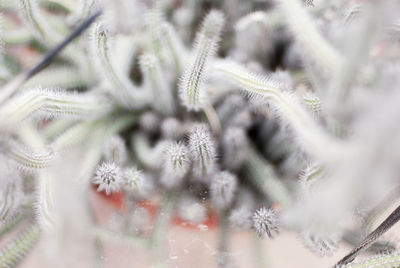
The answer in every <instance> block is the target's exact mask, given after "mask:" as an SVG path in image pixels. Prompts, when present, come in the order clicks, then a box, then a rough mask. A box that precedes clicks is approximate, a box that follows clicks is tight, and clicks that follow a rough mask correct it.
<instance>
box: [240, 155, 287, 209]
mask: <svg viewBox="0 0 400 268" xmlns="http://www.w3.org/2000/svg"><path fill="white" fill-rule="evenodd" d="M244 165H245V168H246V169H247V170H248V171H249V173H250V176H249V178H250V179H251V180H252V182H253V183H254V184H255V185H256V186H257V188H259V189H261V190H262V191H263V192H264V193H265V194H266V195H267V196H268V197H269V198H271V199H272V200H273V201H274V202H279V203H281V204H282V206H283V208H287V207H288V206H289V205H290V204H291V202H292V200H291V198H290V193H289V191H288V190H287V188H286V187H285V185H284V184H283V183H282V182H281V181H280V180H279V178H278V177H277V176H276V174H275V172H274V170H273V168H272V167H271V166H270V165H269V164H268V163H267V162H266V161H265V160H264V159H263V157H262V156H261V155H260V154H259V153H258V152H256V150H255V149H254V148H251V147H249V149H248V152H247V157H246V160H245V163H244Z"/></svg>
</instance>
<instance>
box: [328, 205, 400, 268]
mask: <svg viewBox="0 0 400 268" xmlns="http://www.w3.org/2000/svg"><path fill="white" fill-rule="evenodd" d="M399 220H400V206H398V207H397V208H396V209H395V210H394V211H393V212H392V214H390V215H389V217H387V218H386V219H385V220H384V221H383V222H382V223H381V224H380V225H379V226H378V227H377V228H376V229H375V230H374V231H373V232H372V233H370V234H369V235H368V236H367V237H366V238H365V239H364V240H363V241H362V242H361V243H360V245H359V246H358V247H356V248H355V249H353V250H352V251H351V252H350V253H349V254H347V255H346V256H345V257H343V259H341V260H340V261H339V262H338V263H337V264H336V265H335V266H334V267H341V266H342V265H345V264H348V263H350V262H352V261H353V260H354V259H355V258H356V257H357V255H358V254H359V253H360V252H361V251H362V250H365V249H366V248H368V247H369V246H370V245H371V244H372V243H373V242H374V241H375V240H377V239H378V238H379V237H380V236H382V235H383V234H384V233H386V231H387V230H389V229H390V228H391V227H392V226H393V225H395V224H396V223H397V222H398V221H399Z"/></svg>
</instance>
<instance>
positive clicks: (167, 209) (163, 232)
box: [150, 189, 179, 267]
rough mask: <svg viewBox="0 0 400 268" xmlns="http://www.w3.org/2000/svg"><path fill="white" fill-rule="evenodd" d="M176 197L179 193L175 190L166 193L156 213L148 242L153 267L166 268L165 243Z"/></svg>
mask: <svg viewBox="0 0 400 268" xmlns="http://www.w3.org/2000/svg"><path fill="white" fill-rule="evenodd" d="M178 195H179V191H178V190H177V189H175V190H170V191H168V192H167V193H166V194H165V196H164V200H163V201H162V205H161V208H160V209H159V211H158V214H157V219H156V222H155V225H154V228H153V234H152V237H151V240H150V249H151V251H152V253H153V257H152V261H153V267H166V264H165V259H166V256H165V255H166V248H165V242H166V236H167V232H168V227H169V223H170V220H171V217H172V212H173V208H174V206H175V203H176V200H177V198H178Z"/></svg>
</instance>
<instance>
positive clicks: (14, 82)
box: [0, 10, 101, 103]
mask: <svg viewBox="0 0 400 268" xmlns="http://www.w3.org/2000/svg"><path fill="white" fill-rule="evenodd" d="M100 15H101V10H99V11H97V12H96V13H94V14H93V15H92V16H90V17H89V18H88V19H87V20H86V21H84V22H83V23H82V24H81V25H80V26H79V27H78V28H76V29H75V30H74V31H73V32H72V33H71V34H70V35H69V36H68V37H67V38H65V39H64V41H62V42H61V43H60V44H59V45H58V46H56V47H55V48H53V49H52V50H50V51H49V52H47V53H46V55H45V56H44V57H43V59H42V60H41V61H40V62H39V63H38V64H36V65H35V66H34V67H33V68H32V69H30V70H28V71H26V72H23V73H21V74H19V75H17V76H16V77H15V78H13V79H11V80H10V81H9V82H8V83H7V84H6V85H5V86H3V87H2V89H1V92H0V103H1V102H3V101H4V100H5V99H7V98H8V97H9V96H11V95H12V94H13V93H14V91H15V90H16V89H18V88H19V87H20V86H21V85H22V84H23V83H25V82H26V81H28V80H29V79H30V78H32V77H33V76H34V75H35V74H37V73H39V72H40V71H41V70H43V69H44V68H46V67H47V66H48V65H49V64H50V63H51V62H52V60H53V59H54V58H55V57H56V56H57V55H58V54H59V53H60V52H61V51H62V50H63V49H64V48H65V47H66V46H67V45H68V44H70V43H71V42H72V41H73V40H74V39H75V38H77V37H78V36H79V35H81V34H82V33H83V31H84V30H86V29H87V28H88V27H89V26H90V25H91V24H92V23H93V22H94V21H95V20H96V18H97V17H98V16H100Z"/></svg>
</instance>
